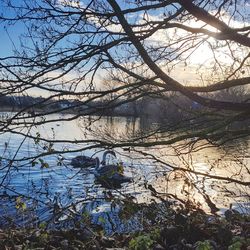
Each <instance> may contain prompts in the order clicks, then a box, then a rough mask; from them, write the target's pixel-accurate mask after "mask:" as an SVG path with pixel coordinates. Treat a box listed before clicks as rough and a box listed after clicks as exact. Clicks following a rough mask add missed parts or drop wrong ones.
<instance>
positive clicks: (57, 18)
mask: <svg viewBox="0 0 250 250" xmlns="http://www.w3.org/2000/svg"><path fill="white" fill-rule="evenodd" d="M245 6H249V3H248V1H247V0H238V1H236V0H232V1H219V0H218V1H217V0H215V1H211V0H206V1H205V0H200V1H196V0H195V1H191V0H154V1H151V0H150V1H127V0H126V1H115V0H108V1H102V0H88V1H87V0H86V1H73V0H72V1H71V0H65V1H63V0H25V1H14V0H13V1H12V0H2V1H1V8H2V10H3V11H2V12H1V14H0V22H1V28H2V29H4V30H5V32H6V34H11V32H13V30H14V31H15V32H17V33H18V32H19V31H18V29H20V30H21V31H20V32H19V33H20V34H19V35H20V36H19V39H20V41H19V43H18V41H16V40H15V41H14V40H13V39H12V42H13V45H12V47H13V50H14V51H13V53H12V54H11V55H8V56H1V58H0V69H1V71H0V87H1V97H0V98H3V97H6V96H10V95H11V96H14V97H15V98H17V97H18V96H30V95H32V94H34V93H36V94H37V93H38V94H39V95H40V94H41V93H42V95H43V98H40V99H36V101H35V103H31V104H30V105H26V106H25V107H23V108H22V109H19V110H18V111H17V112H16V113H13V114H12V116H10V117H7V119H2V120H1V124H0V126H1V127H0V131H1V133H7V132H9V133H13V134H19V135H21V136H24V138H31V139H33V140H35V141H37V140H39V142H43V143H45V144H46V145H47V146H46V147H45V149H46V150H45V151H44V152H42V153H40V154H37V155H35V156H25V157H24V158H21V159H20V158H19V160H20V161H24V160H30V161H31V162H35V161H36V159H38V158H40V157H42V156H46V155H50V154H55V155H59V154H63V153H64V152H65V151H64V150H63V149H61V150H59V149H53V150H52V146H51V145H53V146H54V145H56V144H60V143H65V142H67V143H71V144H81V143H84V146H82V147H79V148H77V149H71V151H74V152H79V151H82V150H86V149H93V148H124V149H125V150H135V151H137V152H140V153H141V154H142V155H147V156H149V157H151V158H152V159H154V160H157V161H158V162H160V163H164V162H163V161H161V160H160V159H159V158H157V157H155V155H151V154H149V153H148V154H147V153H146V152H143V150H142V148H151V147H156V146H165V145H175V144H176V143H178V142H184V144H183V143H182V146H183V147H184V149H185V145H186V141H185V140H187V139H190V138H196V139H195V140H194V141H192V143H193V147H191V148H190V147H189V149H195V143H197V142H198V141H199V140H203V141H204V140H205V141H206V143H205V144H204V145H205V146H208V145H215V144H216V145H220V144H223V143H225V142H226V141H228V140H231V139H232V138H242V137H247V136H249V127H247V126H243V125H239V123H240V124H243V123H244V122H246V121H247V120H249V117H250V116H249V115H250V102H249V93H248V90H249V86H248V85H249V83H250V76H249V73H250V71H249V69H250V67H249V63H250V53H249V47H250V37H249V34H250V23H249V18H248V17H249V8H245ZM104 79H112V84H106V85H105V87H106V88H105V89H103V88H102V87H103V85H102V82H103V80H104ZM233 88H234V89H236V91H231V89H233ZM238 88H239V89H242V88H244V91H245V92H244V95H242V99H239V98H238V97H236V96H235V95H237V93H239V91H237V89H238ZM228 91H230V95H233V97H232V98H230V99H228V100H225V99H220V98H219V97H220V96H223V95H220V94H218V93H221V92H223V93H225V92H228ZM147 98H149V99H150V101H151V102H153V104H155V103H157V102H158V101H159V102H161V105H159V106H157V105H156V104H155V107H156V108H157V107H160V109H161V110H160V111H159V113H162V114H163V115H164V116H168V112H169V110H174V111H172V113H175V114H176V112H177V111H178V112H179V113H178V115H176V117H175V118H176V119H175V120H173V121H174V122H172V121H171V119H170V120H169V121H167V119H165V123H164V124H160V125H159V126H157V127H152V128H150V129H148V130H147V131H146V130H145V131H144V134H143V135H142V134H135V135H133V136H127V138H125V137H123V138H119V137H114V136H113V135H112V136H111V135H110V134H108V133H107V134H105V135H104V136H103V137H99V138H97V137H96V138H95V139H79V138H80V137H79V138H75V139H72V140H71V139H69V140H65V139H64V140H60V139H57V138H50V139H48V138H46V137H44V136H43V135H41V134H39V135H37V134H35V135H34V134H32V133H31V130H32V128H34V127H35V126H39V125H44V124H49V123H53V122H58V121H71V120H74V119H77V118H79V117H82V116H86V115H98V116H101V115H103V114H107V113H108V112H107V110H113V109H114V108H115V107H118V106H122V105H125V104H127V103H135V102H137V103H138V108H139V106H140V105H142V106H141V110H142V109H143V101H145V100H147ZM222 98H223V97H222ZM65 99H67V100H68V99H70V100H74V101H72V102H71V104H70V105H68V106H67V105H66V106H63V105H59V106H58V105H56V104H58V103H59V101H58V100H65ZM146 103H148V101H146ZM162 103H163V104H162ZM165 103H167V105H165ZM52 104H55V105H54V106H52ZM168 105H170V106H168ZM168 107H169V109H168ZM138 110H140V109H138ZM156 110H157V109H156ZM58 112H71V113H72V115H71V116H70V117H63V118H62V117H59V118H53V117H52V116H47V115H49V114H56V113H58ZM109 112H111V111H109ZM44 117H46V119H45V118H44ZM236 123H237V126H235V124H236ZM23 127H26V128H28V129H26V130H24V129H23ZM163 133H168V136H167V137H166V136H162V134H163ZM199 145H200V144H199ZM179 153H180V151H178V152H177V154H179ZM16 160H17V159H16ZM184 170H185V169H183V171H184ZM187 170H188V171H191V172H194V173H196V174H201V175H202V173H199V172H198V171H194V170H190V169H186V170H185V171H187ZM206 175H207V176H209V174H206ZM210 177H211V178H215V177H216V176H213V175H210ZM219 178H222V179H223V180H225V181H228V180H229V179H230V178H229V179H228V177H219ZM232 180H233V181H236V182H237V183H239V184H243V185H249V182H244V181H240V180H236V179H234V178H232Z"/></svg>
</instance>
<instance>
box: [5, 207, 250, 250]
mask: <svg viewBox="0 0 250 250" xmlns="http://www.w3.org/2000/svg"><path fill="white" fill-rule="evenodd" d="M136 206H142V205H136ZM154 206H155V205H149V206H148V207H147V208H146V209H145V206H143V207H140V209H143V210H144V216H145V218H144V219H145V221H147V225H145V226H144V229H143V230H141V231H137V232H128V233H124V234H117V233H113V234H112V235H109V236H107V235H105V234H104V231H103V228H102V227H101V226H100V225H93V224H88V225H87V224H86V227H81V228H80V227H79V228H78V227H74V228H73V229H68V230H46V229H45V224H43V223H41V224H40V226H39V227H38V228H33V229H32V228H26V229H8V230H0V242H1V249H67V250H71V249H72V250H77V249H91V250H94V249H112V248H119V249H135V250H136V249H137V250H147V249H148V250H149V249H154V250H161V249H177V250H178V249H196V250H210V249H211V250H212V249H218V250H219V249H220V250H223V249H230V250H233V249H234V250H241V249H247V250H249V249H250V216H249V215H242V214H239V213H238V212H236V211H234V210H227V211H226V212H225V217H218V216H214V215H213V216H211V215H208V214H205V213H204V212H203V211H202V210H199V209H192V210H187V209H181V210H176V209H173V208H169V212H168V214H167V215H164V218H165V219H164V220H162V221H156V220H155V219H156V217H155V215H154V211H156V210H155V208H154ZM138 208H139V207H138ZM123 212H124V211H123ZM124 219H125V218H124ZM149 221H150V223H148V222H149Z"/></svg>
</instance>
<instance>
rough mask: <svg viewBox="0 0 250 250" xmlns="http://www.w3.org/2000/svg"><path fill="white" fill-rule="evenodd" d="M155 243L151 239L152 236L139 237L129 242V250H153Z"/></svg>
mask: <svg viewBox="0 0 250 250" xmlns="http://www.w3.org/2000/svg"><path fill="white" fill-rule="evenodd" d="M153 244H154V241H153V240H152V239H151V237H150V235H147V234H146V235H139V236H137V237H135V238H133V239H132V240H130V242H129V249H134V250H149V249H152V245H153Z"/></svg>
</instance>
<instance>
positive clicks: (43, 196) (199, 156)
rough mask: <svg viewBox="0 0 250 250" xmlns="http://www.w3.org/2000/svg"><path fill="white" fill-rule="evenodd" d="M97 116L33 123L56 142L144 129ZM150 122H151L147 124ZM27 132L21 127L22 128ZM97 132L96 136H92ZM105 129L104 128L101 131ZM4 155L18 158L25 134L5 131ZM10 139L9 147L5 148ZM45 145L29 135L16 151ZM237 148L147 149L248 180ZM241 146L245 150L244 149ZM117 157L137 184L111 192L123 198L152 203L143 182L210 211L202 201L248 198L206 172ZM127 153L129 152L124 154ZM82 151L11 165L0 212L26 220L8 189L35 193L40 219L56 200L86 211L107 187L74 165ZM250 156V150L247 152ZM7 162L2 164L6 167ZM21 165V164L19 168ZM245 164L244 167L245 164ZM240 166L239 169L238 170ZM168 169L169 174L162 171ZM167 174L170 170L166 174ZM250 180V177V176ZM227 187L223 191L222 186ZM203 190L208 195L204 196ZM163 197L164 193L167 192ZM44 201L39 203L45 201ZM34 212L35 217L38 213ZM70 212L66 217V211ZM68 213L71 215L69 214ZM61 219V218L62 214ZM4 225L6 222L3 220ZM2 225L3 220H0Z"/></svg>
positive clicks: (102, 209) (171, 160) (98, 210)
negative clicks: (189, 151)
mask: <svg viewBox="0 0 250 250" xmlns="http://www.w3.org/2000/svg"><path fill="white" fill-rule="evenodd" d="M68 117H70V115H59V118H68ZM56 118H58V115H54V116H50V117H49V118H48V119H56ZM92 119H97V117H94V118H91V119H90V118H81V119H78V120H77V121H69V122H68V121H62V122H55V123H48V124H46V125H45V126H40V127H33V128H32V130H31V133H32V134H33V135H36V133H37V132H39V133H40V134H41V137H45V138H48V139H58V140H63V139H64V140H75V139H77V140H81V139H82V140H84V139H88V138H95V139H96V138H98V134H99V136H100V135H103V136H104V133H107V132H108V133H110V135H111V136H114V137H115V135H116V134H119V135H118V137H119V138H121V137H124V136H125V137H126V136H127V137H129V136H132V135H133V134H135V133H139V128H141V129H142V130H143V129H144V128H143V127H141V126H142V124H141V123H140V122H139V120H134V119H126V118H102V119H98V120H97V121H96V122H95V123H94V124H92V123H91V121H92ZM147 126H148V125H147ZM25 130H26V131H27V129H23V131H22V132H25ZM93 131H94V135H93ZM102 131H103V132H102ZM0 139H1V140H0V156H1V157H4V158H11V157H14V156H15V152H16V149H17V148H18V147H19V145H20V144H21V142H22V139H23V137H22V136H19V135H14V134H11V135H10V134H8V133H5V134H3V135H0ZM6 143H7V144H8V147H7V148H6ZM39 144H41V145H35V146H34V140H33V139H28V138H27V139H26V140H25V141H24V143H23V145H22V146H21V147H20V150H19V151H18V153H17V155H16V159H20V158H22V157H31V156H32V155H36V154H37V153H41V152H43V149H42V147H43V146H44V143H43V142H41V143H39ZM82 146H83V145H76V144H69V143H65V142H64V143H59V144H55V145H54V146H53V147H54V148H55V149H58V150H61V149H63V150H67V149H78V148H81V147H82ZM235 148H236V147H235V146H234V147H233V146H232V147H228V148H225V150H218V149H216V148H206V149H204V150H202V151H200V152H196V153H193V154H192V155H186V156H180V157H177V156H176V151H175V149H174V148H172V147H160V148H157V149H150V150H149V149H148V150H147V152H153V153H154V154H155V155H156V156H158V157H159V158H160V159H162V160H164V161H165V162H166V163H168V164H170V165H173V166H182V167H183V166H184V167H185V166H191V167H192V169H193V170H195V171H200V172H203V173H209V174H213V175H214V174H218V175H221V176H229V177H232V176H233V177H235V178H239V179H241V180H245V181H247V179H246V178H247V176H249V174H248V175H246V169H247V167H249V158H247V157H241V159H240V160H241V162H239V157H238V159H237V160H236V158H237V157H235V159H234V154H235V155H236V156H241V155H243V156H244V154H243V150H246V148H247V146H245V147H243V148H242V150H241V148H240V147H239V146H238V145H237V149H239V152H234V149H235ZM240 150H241V151H240ZM119 152H120V153H121V154H119V155H118V160H119V161H123V162H124V163H125V165H126V168H125V172H126V175H128V176H132V177H133V178H134V182H133V183H131V184H124V185H123V188H122V189H121V190H119V191H118V192H116V191H112V193H113V194H114V195H116V196H118V197H119V196H122V195H123V194H130V195H133V196H134V197H136V198H137V201H138V202H148V201H150V199H151V198H152V197H151V196H150V191H149V190H146V189H145V186H144V184H145V182H147V184H151V185H153V186H154V187H155V189H156V190H157V191H159V192H161V193H171V194H177V195H178V196H179V197H181V198H184V199H187V198H190V199H192V200H195V201H196V202H200V203H201V204H202V206H203V207H204V208H205V209H207V211H209V209H208V207H207V206H206V205H205V203H204V199H206V197H209V198H210V199H211V200H212V201H214V202H216V205H217V206H218V208H223V207H224V206H227V205H228V204H229V203H233V202H235V201H238V202H243V201H245V200H246V198H244V197H242V196H241V192H245V193H247V192H249V191H248V190H247V189H246V188H245V187H241V186H239V185H235V184H227V186H226V188H227V189H228V190H231V191H232V193H231V194H230V193H229V192H222V190H221V184H222V181H214V180H212V179H209V178H204V177H202V176H198V177H197V176H196V175H195V174H184V173H183V172H174V173H171V174H170V172H169V171H168V170H169V168H166V166H160V165H159V166H156V165H155V163H154V162H153V161H149V160H145V159H141V158H140V157H138V155H136V154H131V155H129V157H126V155H124V152H123V151H122V150H121V149H117V153H119ZM125 153H126V152H125ZM79 154H81V153H72V152H71V153H67V154H65V155H64V157H65V160H64V161H63V162H62V163H63V164H62V165H58V159H57V157H56V156H47V157H44V158H43V159H44V161H45V162H46V163H48V164H49V168H44V169H41V168H40V163H39V162H38V164H37V165H36V166H34V167H32V166H31V165H30V164H24V165H22V164H23V162H20V163H19V165H18V163H15V164H13V166H12V167H11V169H10V172H9V173H8V175H7V178H6V179H5V180H4V182H3V187H2V188H1V190H0V194H1V204H0V213H1V214H2V215H3V214H4V215H6V216H7V215H8V214H10V215H11V216H12V217H13V218H14V217H15V216H16V218H17V219H19V220H21V219H23V220H25V218H21V217H19V216H18V213H17V214H16V211H15V209H14V205H15V202H14V201H15V198H13V199H12V200H11V201H9V200H8V199H7V197H5V196H4V195H5V193H4V192H6V193H7V194H9V195H12V197H15V196H17V195H19V194H23V195H24V196H26V195H27V196H30V197H34V198H36V199H38V200H40V201H41V202H42V203H43V205H42V206H41V207H39V206H38V208H37V214H38V215H39V217H40V219H45V218H49V217H50V216H52V210H53V209H54V204H55V200H56V201H57V203H58V204H59V206H60V207H65V206H68V205H70V204H72V203H76V210H77V211H80V209H82V207H83V205H82V204H88V202H90V201H92V200H93V199H101V201H102V199H103V196H104V194H103V191H105V189H104V188H102V187H101V186H100V185H98V184H96V183H95V182H94V180H95V178H94V175H93V170H91V169H84V170H80V171H79V169H74V168H72V167H71V166H70V165H69V163H70V160H71V159H72V158H73V157H75V156H76V155H79ZM93 154H95V155H96V156H98V157H101V156H102V152H100V150H98V149H96V150H87V151H85V152H84V155H87V156H92V155H93ZM247 154H248V155H249V152H247ZM3 166H4V161H3V162H2V167H3ZM15 166H18V168H15ZM242 166H243V167H242ZM239 168H240V169H239ZM236 170H237V171H236ZM6 171H7V169H3V170H1V174H0V180H1V176H2V177H3V176H5V173H6ZM164 173H165V174H164ZM166 173H167V174H166ZM185 179H186V180H189V181H192V182H193V183H194V186H188V187H187V185H186V184H185V183H187V182H185ZM248 181H249V180H248ZM224 191H225V190H224ZM204 193H205V195H206V196H204ZM163 197H164V195H163ZM26 202H27V204H29V205H30V206H33V207H34V206H35V205H36V204H33V203H34V202H33V203H32V201H31V200H29V201H27V200H26ZM42 203H41V204H42ZM46 206H50V208H49V209H45V207H46ZM91 209H92V211H93V214H95V215H96V216H98V215H100V214H103V213H106V212H107V211H110V205H109V204H107V203H105V202H103V201H102V202H100V203H99V204H98V205H97V204H95V205H93V207H92V208H91ZM34 216H35V215H34ZM64 216H66V215H64ZM66 217H67V216H66ZM61 218H63V217H61ZM2 223H3V222H2ZM0 224H1V223H0Z"/></svg>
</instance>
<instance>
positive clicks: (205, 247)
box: [195, 240, 213, 250]
mask: <svg viewBox="0 0 250 250" xmlns="http://www.w3.org/2000/svg"><path fill="white" fill-rule="evenodd" d="M195 250H213V247H212V246H211V244H210V242H209V241H208V240H205V241H198V242H197V243H196V247H195Z"/></svg>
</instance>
